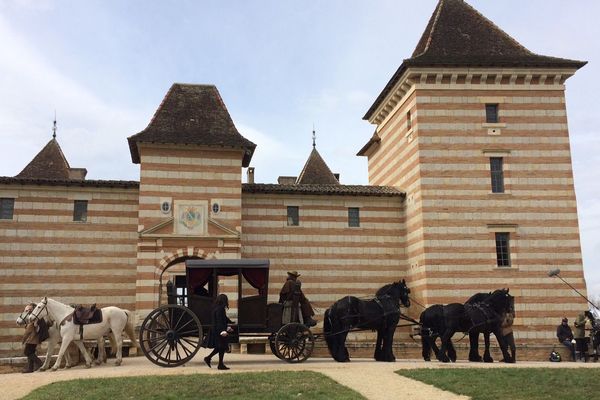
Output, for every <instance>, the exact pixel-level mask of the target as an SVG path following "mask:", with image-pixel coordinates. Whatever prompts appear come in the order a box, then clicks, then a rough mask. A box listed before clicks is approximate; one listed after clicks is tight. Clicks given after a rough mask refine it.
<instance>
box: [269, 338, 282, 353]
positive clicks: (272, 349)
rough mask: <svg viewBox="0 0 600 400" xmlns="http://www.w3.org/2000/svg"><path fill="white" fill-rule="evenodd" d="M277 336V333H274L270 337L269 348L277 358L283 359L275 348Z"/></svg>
mask: <svg viewBox="0 0 600 400" xmlns="http://www.w3.org/2000/svg"><path fill="white" fill-rule="evenodd" d="M276 335H277V334H276V333H272V334H271V335H270V336H269V347H271V352H272V353H273V354H275V356H276V357H277V358H279V359H281V355H280V354H279V352H278V351H277V347H275V336H276Z"/></svg>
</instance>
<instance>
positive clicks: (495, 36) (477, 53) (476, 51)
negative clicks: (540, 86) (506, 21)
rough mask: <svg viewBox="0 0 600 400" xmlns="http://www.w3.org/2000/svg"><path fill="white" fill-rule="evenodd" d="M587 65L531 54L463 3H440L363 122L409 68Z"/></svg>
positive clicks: (453, 0)
mask: <svg viewBox="0 0 600 400" xmlns="http://www.w3.org/2000/svg"><path fill="white" fill-rule="evenodd" d="M586 63H587V62H586V61H576V60H568V59H564V58H557V57H548V56H543V55H539V54H535V53H532V52H531V51H529V50H527V49H526V48H525V47H523V46H522V45H521V44H520V43H519V42H517V41H516V40H515V39H513V38H512V37H511V36H509V35H508V34H507V33H506V32H504V31H503V30H502V29H500V28H499V27H498V26H496V25H495V24H494V23H493V22H492V21H490V20H489V19H487V18H486V17H484V16H483V15H481V14H480V13H479V12H478V11H477V10H475V9H474V8H473V7H471V6H470V5H468V4H467V3H465V2H464V1H463V0H439V2H438V5H437V7H436V8H435V11H434V12H433V15H432V16H431V19H430V20H429V23H428V24H427V27H426V28H425V32H423V35H422V36H421V39H420V40H419V43H418V44H417V47H416V48H415V50H414V52H413V54H412V56H411V58H408V59H406V60H404V61H403V62H402V64H401V65H400V67H399V68H398V70H397V71H396V73H394V75H393V76H392V78H391V79H390V81H389V82H388V83H387V85H386V86H385V88H384V89H383V91H382V92H381V94H380V95H379V96H378V97H377V99H376V100H375V102H374V103H373V105H372V106H371V108H370V109H369V111H367V113H366V114H365V116H364V117H363V119H366V120H368V119H369V118H370V117H371V116H372V115H373V113H374V112H375V110H376V109H377V108H378V107H379V105H380V104H381V103H382V102H383V100H384V99H385V98H386V97H387V95H388V94H389V92H390V91H391V90H392V88H393V87H394V86H395V85H396V83H397V82H398V80H399V79H400V77H401V76H402V74H403V73H404V71H406V69H408V68H409V67H523V68H528V67H532V68H534V67H541V68H576V69H579V68H581V67H583V66H584V65H585V64H586Z"/></svg>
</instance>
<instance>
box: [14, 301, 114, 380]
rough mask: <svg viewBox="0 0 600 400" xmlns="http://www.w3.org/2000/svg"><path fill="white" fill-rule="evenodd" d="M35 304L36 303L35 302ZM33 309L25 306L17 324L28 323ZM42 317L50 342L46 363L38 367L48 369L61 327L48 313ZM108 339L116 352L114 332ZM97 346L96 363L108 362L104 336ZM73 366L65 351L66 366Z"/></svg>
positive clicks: (58, 341)
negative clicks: (29, 309)
mask: <svg viewBox="0 0 600 400" xmlns="http://www.w3.org/2000/svg"><path fill="white" fill-rule="evenodd" d="M33 304H34V305H35V303H33ZM32 311H33V309H31V311H27V307H25V309H24V310H23V312H22V313H21V315H19V317H18V318H17V325H19V326H23V325H26V324H27V317H28V316H29V314H31V312H32ZM40 319H43V320H44V322H45V323H46V326H47V327H48V342H47V344H48V349H47V351H46V357H45V359H44V363H43V364H42V366H41V367H40V368H39V369H38V371H46V370H47V369H48V367H50V360H51V359H52V355H53V354H54V348H55V347H56V345H57V344H58V343H60V341H61V337H60V329H59V326H58V323H57V322H56V321H53V320H51V319H50V316H49V315H48V314H45V315H44V316H43V317H42V318H40ZM108 339H109V340H110V344H111V350H112V351H111V353H113V354H114V352H115V351H116V347H117V344H116V342H115V338H114V335H113V334H112V333H110V334H109V335H108ZM97 346H98V357H97V358H96V364H101V363H102V362H106V352H105V351H104V337H102V338H98V341H97ZM72 366H73V363H72V362H71V357H69V352H68V351H67V352H65V368H71V367H72Z"/></svg>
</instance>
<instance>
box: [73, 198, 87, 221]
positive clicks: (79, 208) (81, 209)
mask: <svg viewBox="0 0 600 400" xmlns="http://www.w3.org/2000/svg"><path fill="white" fill-rule="evenodd" d="M87 208H88V202H87V200H75V203H74V206H73V221H80V222H86V221H87Z"/></svg>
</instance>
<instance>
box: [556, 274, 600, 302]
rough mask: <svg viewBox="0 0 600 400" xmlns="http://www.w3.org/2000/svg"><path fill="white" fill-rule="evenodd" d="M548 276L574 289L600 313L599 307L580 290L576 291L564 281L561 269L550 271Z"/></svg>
mask: <svg viewBox="0 0 600 400" xmlns="http://www.w3.org/2000/svg"><path fill="white" fill-rule="evenodd" d="M548 276H549V277H551V278H552V277H554V276H556V277H557V278H558V279H560V280H561V281H563V282H564V283H566V284H567V286H569V287H570V288H571V289H573V290H574V291H575V293H577V294H578V295H580V296H581V297H583V298H584V299H585V301H587V302H588V303H589V304H590V305H591V306H592V307H594V308H595V309H596V310H598V311H600V308H598V306H597V305H595V304H594V303H592V302H591V301H590V300H589V299H588V298H587V297H585V296H584V295H583V294H582V293H581V292H580V291H579V290H577V289H575V288H574V287H573V286H572V285H571V284H570V283H569V282H567V281H565V280H564V279H563V277H562V276H560V269H559V268H556V269H553V270H550V271H548Z"/></svg>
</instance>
